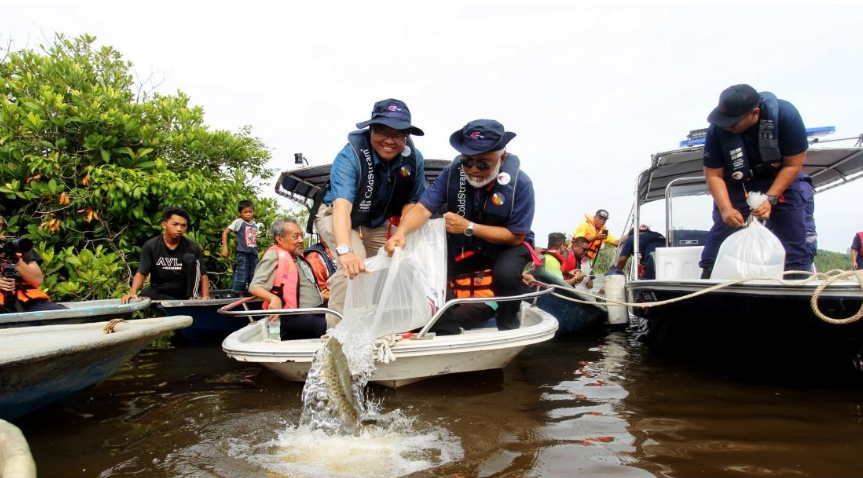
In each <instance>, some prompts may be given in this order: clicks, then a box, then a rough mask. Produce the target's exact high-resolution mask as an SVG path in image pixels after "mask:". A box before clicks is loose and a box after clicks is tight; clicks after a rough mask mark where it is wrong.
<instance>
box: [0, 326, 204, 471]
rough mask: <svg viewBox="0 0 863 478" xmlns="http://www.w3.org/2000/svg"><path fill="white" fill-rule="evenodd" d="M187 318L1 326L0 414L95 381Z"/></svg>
mask: <svg viewBox="0 0 863 478" xmlns="http://www.w3.org/2000/svg"><path fill="white" fill-rule="evenodd" d="M191 323H192V318H191V317H189V316H177V317H158V318H154V319H139V320H132V321H129V322H126V321H110V322H97V323H92V324H76V325H42V326H37V327H18V328H11V329H2V330H0V418H5V419H11V418H15V417H19V416H22V415H24V414H27V413H30V412H31V411H33V410H36V409H37V408H40V407H42V406H45V405H48V404H50V403H52V402H56V401H58V400H61V399H63V398H65V397H67V396H69V395H71V394H73V393H75V392H78V391H80V390H83V389H85V388H87V387H89V386H91V385H95V384H97V383H99V382H100V381H102V380H104V379H106V378H108V377H110V376H111V375H113V374H114V373H115V372H116V371H117V370H119V369H120V367H121V366H123V364H125V363H126V362H127V361H128V360H129V359H131V358H132V357H133V356H135V354H137V353H138V352H139V351H140V350H141V349H143V348H144V347H146V346H147V344H149V343H150V342H152V341H153V340H155V339H157V338H159V336H161V335H162V334H164V333H166V332H170V331H172V330H176V329H180V328H183V327H188V326H189V325H190V324H191ZM112 324H115V325H112ZM106 327H107V329H106ZM106 330H113V332H110V333H108V332H106ZM4 476H5V475H4Z"/></svg>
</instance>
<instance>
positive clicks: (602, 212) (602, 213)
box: [596, 209, 608, 219]
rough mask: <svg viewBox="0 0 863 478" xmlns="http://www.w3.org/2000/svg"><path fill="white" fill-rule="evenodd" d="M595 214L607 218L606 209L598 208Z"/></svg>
mask: <svg viewBox="0 0 863 478" xmlns="http://www.w3.org/2000/svg"><path fill="white" fill-rule="evenodd" d="M596 215H597V216H599V217H604V218H605V219H608V211H606V210H605V209H600V210H598V211H596Z"/></svg>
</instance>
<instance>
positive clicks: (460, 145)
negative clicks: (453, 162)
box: [449, 119, 515, 155]
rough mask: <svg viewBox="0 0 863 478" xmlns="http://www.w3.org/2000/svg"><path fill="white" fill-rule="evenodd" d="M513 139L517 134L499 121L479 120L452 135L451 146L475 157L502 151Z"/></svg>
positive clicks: (450, 138)
mask: <svg viewBox="0 0 863 478" xmlns="http://www.w3.org/2000/svg"><path fill="white" fill-rule="evenodd" d="M512 138H515V133H512V132H509V131H506V130H505V129H504V127H503V125H502V124H500V123H498V122H497V121H495V120H490V119H478V120H473V121H471V122H470V123H468V124H466V125H464V128H462V129H460V130H458V131H456V132H455V133H453V134H451V135H450V137H449V144H450V145H452V147H453V148H455V149H456V151H458V152H459V153H461V154H467V155H474V154H482V153H487V152H489V151H498V150H501V149H503V148H504V147H506V145H507V143H509V142H510V141H511V140H512Z"/></svg>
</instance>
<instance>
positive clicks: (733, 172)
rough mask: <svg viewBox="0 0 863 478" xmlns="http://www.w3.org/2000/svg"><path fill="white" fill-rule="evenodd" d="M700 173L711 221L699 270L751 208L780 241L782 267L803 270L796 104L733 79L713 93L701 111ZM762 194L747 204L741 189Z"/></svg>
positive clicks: (803, 143)
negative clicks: (714, 98) (705, 112)
mask: <svg viewBox="0 0 863 478" xmlns="http://www.w3.org/2000/svg"><path fill="white" fill-rule="evenodd" d="M707 121H708V122H709V123H710V127H708V129H707V137H706V139H705V143H704V176H705V178H706V179H707V187H708V188H709V189H710V194H711V195H712V196H713V227H712V228H711V229H710V232H709V233H708V235H707V239H706V241H705V245H704V252H703V253H702V255H701V262H700V263H699V265H700V266H701V268H702V269H703V274H702V278H705V279H706V278H709V277H710V274H711V273H712V271H713V265H714V262H715V260H716V255H717V253H718V252H719V246H720V245H721V244H722V241H724V240H725V239H726V238H727V237H728V236H730V235H731V234H732V233H734V232H735V231H736V230H737V229H738V228H740V227H742V226H743V225H744V224H745V222H746V219H747V218H748V217H749V214H750V213H751V214H752V215H754V216H755V217H756V218H758V219H762V220H766V221H767V223H766V225H767V228H768V229H770V230H771V231H773V233H774V234H776V237H777V238H779V240H780V241H781V242H782V245H783V246H784V247H785V270H807V265H808V262H809V260H808V253H807V251H806V226H805V222H804V219H805V217H804V214H805V212H804V202H805V201H804V199H803V196H802V194H801V190H800V182H799V181H798V175H799V174H800V169H801V168H802V166H803V161H804V160H805V159H806V150H807V149H808V148H809V143H808V141H807V139H806V127H805V126H804V125H803V119H802V118H801V117H800V113H798V112H797V108H795V107H794V105H792V104H791V103H789V102H787V101H784V100H780V99H777V98H776V96H775V95H773V94H772V93H770V92H767V91H763V92H760V93H759V92H757V91H755V89H754V88H752V87H751V86H749V85H734V86H731V87H729V88H727V89H726V90H725V91H723V92H722V94H721V95H720V96H719V105H718V106H717V107H716V108H715V109H714V110H713V111H712V112H711V113H710V116H708V117H707ZM754 191H758V192H761V193H764V194H766V195H767V201H764V202H763V203H762V204H761V205H760V206H759V207H757V208H755V209H753V210H751V211H750V209H749V206H748V205H747V204H746V195H747V194H748V193H749V192H754Z"/></svg>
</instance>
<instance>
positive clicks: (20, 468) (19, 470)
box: [0, 420, 36, 478]
mask: <svg viewBox="0 0 863 478" xmlns="http://www.w3.org/2000/svg"><path fill="white" fill-rule="evenodd" d="M2 476H6V477H9V478H36V462H34V461H33V455H31V454H30V446H29V445H28V444H27V440H26V439H24V434H23V433H21V430H19V429H18V427H16V426H15V425H13V424H11V423H9V422H7V421H4V420H0V477H2Z"/></svg>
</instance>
